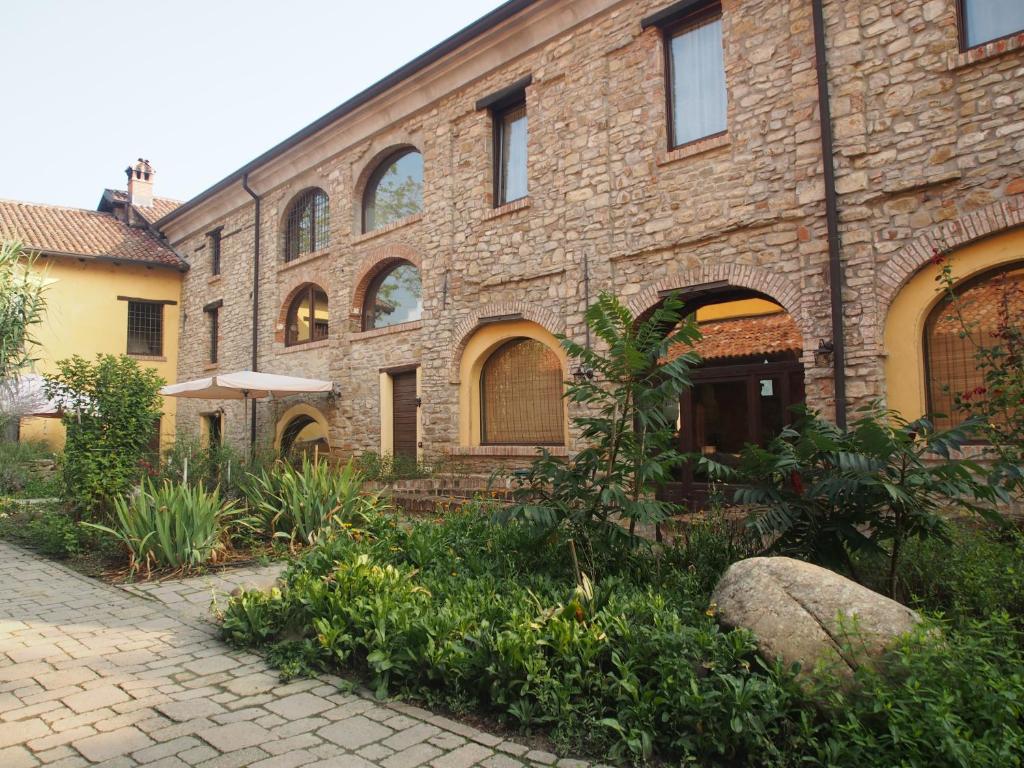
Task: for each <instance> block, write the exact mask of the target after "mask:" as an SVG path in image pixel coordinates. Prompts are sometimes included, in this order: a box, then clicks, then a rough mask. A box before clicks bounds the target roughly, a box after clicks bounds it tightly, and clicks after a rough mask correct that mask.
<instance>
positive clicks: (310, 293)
mask: <svg viewBox="0 0 1024 768" xmlns="http://www.w3.org/2000/svg"><path fill="white" fill-rule="evenodd" d="M328 319H329V317H328V313H327V294H326V293H324V290H323V288H321V287H320V286H318V285H313V284H309V285H306V286H303V288H302V290H301V291H299V293H298V295H297V296H296V297H295V298H294V299H293V300H292V303H291V305H290V306H289V307H288V320H287V323H286V325H287V327H286V328H285V338H284V343H285V346H288V347H291V346H293V345H295V344H305V343H307V342H310V341H320V340H321V339H326V338H327V331H328Z"/></svg>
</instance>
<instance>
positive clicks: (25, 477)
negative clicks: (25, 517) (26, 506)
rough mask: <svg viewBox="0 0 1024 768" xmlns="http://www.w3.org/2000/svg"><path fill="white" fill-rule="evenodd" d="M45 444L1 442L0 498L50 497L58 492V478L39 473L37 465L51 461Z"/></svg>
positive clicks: (51, 456) (50, 454) (51, 454)
mask: <svg viewBox="0 0 1024 768" xmlns="http://www.w3.org/2000/svg"><path fill="white" fill-rule="evenodd" d="M52 458H53V453H52V452H51V451H50V449H49V447H48V446H47V445H45V444H44V443H33V442H28V441H25V442H0V496H17V497H20V498H26V499H27V498H32V499H39V498H50V497H53V496H56V495H57V493H58V491H59V486H58V483H57V478H56V476H55V475H53V474H51V473H46V474H42V473H40V471H39V466H38V464H37V462H39V461H42V460H45V459H52Z"/></svg>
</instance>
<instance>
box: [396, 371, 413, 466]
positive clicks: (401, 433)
mask: <svg viewBox="0 0 1024 768" xmlns="http://www.w3.org/2000/svg"><path fill="white" fill-rule="evenodd" d="M391 386H392V411H391V413H392V417H391V418H392V429H393V434H394V452H395V456H396V457H397V456H401V457H402V458H405V459H412V460H413V461H415V460H416V444H417V439H416V410H417V405H416V371H407V372H405V373H396V374H392V376H391Z"/></svg>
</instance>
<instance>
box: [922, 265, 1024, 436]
mask: <svg viewBox="0 0 1024 768" xmlns="http://www.w3.org/2000/svg"><path fill="white" fill-rule="evenodd" d="M956 294H957V297H958V301H957V304H958V306H959V313H957V312H956V311H954V307H953V305H952V303H951V302H950V300H949V299H948V298H945V299H943V300H942V301H940V302H939V304H938V305H937V306H936V307H935V308H934V309H933V310H932V311H931V314H930V315H929V316H928V320H927V322H926V323H925V332H924V345H925V346H924V349H925V365H926V371H927V382H928V412H929V413H931V414H940V415H938V416H936V418H935V424H936V426H937V427H939V428H948V427H952V426H956V425H958V424H960V423H961V422H963V421H964V418H965V415H966V414H964V413H963V412H961V411H959V410H958V409H957V406H956V398H957V396H958V395H963V394H964V393H965V392H969V391H970V392H973V390H974V389H975V388H977V387H983V386H984V385H985V381H984V372H983V371H980V370H978V365H977V362H976V354H977V351H978V347H979V346H985V347H993V346H997V345H999V344H1000V341H999V339H998V338H996V337H995V336H994V334H995V333H998V331H999V329H1000V328H1001V327H1004V326H1006V325H1007V324H1010V323H1014V324H1020V323H1021V322H1022V321H1024V264H1022V263H1017V264H1014V265H1012V266H1010V267H1006V268H1002V269H998V270H995V271H993V272H989V273H987V274H985V275H982V276H981V277H979V278H977V279H975V280H970V281H968V282H966V283H965V284H964V285H962V286H958V287H957V289H956ZM961 317H962V320H961ZM965 325H966V327H967V330H968V333H964V326H965Z"/></svg>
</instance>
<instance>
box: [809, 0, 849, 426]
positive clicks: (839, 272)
mask: <svg viewBox="0 0 1024 768" xmlns="http://www.w3.org/2000/svg"><path fill="white" fill-rule="evenodd" d="M811 7H812V13H813V16H814V66H815V71H816V74H817V78H818V113H819V115H820V119H821V164H822V166H823V168H824V172H825V221H826V224H827V226H828V281H829V293H830V294H831V299H832V368H833V372H834V373H833V378H834V381H835V400H836V424H837V425H838V426H839V427H840V428H842V429H846V336H845V332H844V323H843V264H842V261H841V258H840V251H839V207H838V202H837V199H836V172H835V164H834V162H833V157H834V154H833V148H832V109H831V106H830V102H829V94H828V64H827V62H826V60H825V15H824V11H823V9H822V0H811Z"/></svg>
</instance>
